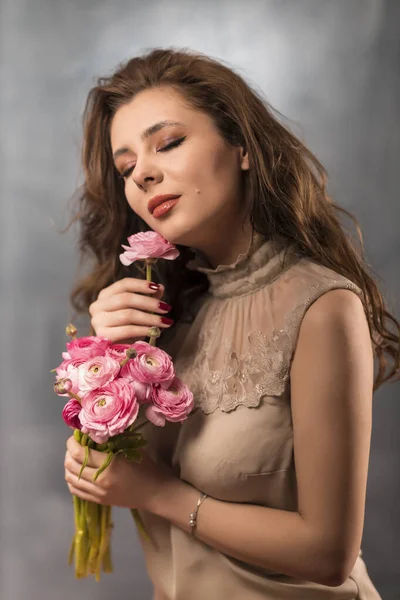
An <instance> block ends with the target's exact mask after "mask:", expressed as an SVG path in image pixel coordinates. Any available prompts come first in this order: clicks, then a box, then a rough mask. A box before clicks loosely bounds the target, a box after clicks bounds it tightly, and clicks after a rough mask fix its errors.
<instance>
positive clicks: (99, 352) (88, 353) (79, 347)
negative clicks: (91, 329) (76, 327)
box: [62, 335, 111, 360]
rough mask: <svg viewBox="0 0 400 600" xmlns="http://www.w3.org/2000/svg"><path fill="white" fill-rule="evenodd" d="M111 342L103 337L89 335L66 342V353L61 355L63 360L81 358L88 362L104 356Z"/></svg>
mask: <svg viewBox="0 0 400 600" xmlns="http://www.w3.org/2000/svg"><path fill="white" fill-rule="evenodd" d="M110 344H111V342H110V340H108V339H107V338H105V337H101V336H95V335H89V336H86V337H80V338H76V339H75V340H72V341H71V342H67V344H66V346H67V352H63V353H62V357H63V358H65V359H67V360H68V359H70V358H83V359H84V360H89V359H90V358H94V357H95V356H104V355H105V353H106V350H107V348H108V347H109V346H110Z"/></svg>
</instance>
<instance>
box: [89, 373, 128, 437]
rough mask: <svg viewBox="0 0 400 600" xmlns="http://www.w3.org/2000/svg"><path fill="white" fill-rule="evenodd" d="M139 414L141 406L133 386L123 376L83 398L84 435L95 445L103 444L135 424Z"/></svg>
mask: <svg viewBox="0 0 400 600" xmlns="http://www.w3.org/2000/svg"><path fill="white" fill-rule="evenodd" d="M138 412H139V404H138V402H137V399H136V396H135V392H134V390H133V388H132V386H131V385H130V384H129V382H128V381H126V380H125V379H123V378H122V377H120V378H118V379H115V380H114V381H111V383H109V384H107V385H105V386H103V387H101V388H99V389H96V390H93V391H91V392H89V393H87V394H86V395H85V396H83V398H82V408H81V411H80V413H79V420H80V422H81V423H82V432H83V433H87V434H88V435H89V436H90V438H91V439H92V440H93V441H94V442H96V443H98V444H103V443H104V442H106V441H107V440H108V438H110V437H113V436H114V435H118V434H119V433H123V432H124V431H125V429H127V427H129V426H130V425H132V423H133V422H134V421H135V419H136V417H137V415H138Z"/></svg>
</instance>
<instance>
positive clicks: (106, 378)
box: [78, 356, 120, 394]
mask: <svg viewBox="0 0 400 600" xmlns="http://www.w3.org/2000/svg"><path fill="white" fill-rule="evenodd" d="M119 371H120V364H119V362H118V361H117V360H115V358H111V356H96V357H95V358H91V359H90V360H87V361H86V362H84V363H83V364H82V365H81V366H80V367H78V386H79V390H80V392H81V393H83V394H85V393H86V392H90V391H91V390H94V389H96V388H99V387H102V386H104V385H107V384H108V383H110V382H111V381H113V380H114V379H115V378H116V377H117V376H118V374H119Z"/></svg>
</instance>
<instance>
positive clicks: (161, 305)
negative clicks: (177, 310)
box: [158, 302, 172, 310]
mask: <svg viewBox="0 0 400 600" xmlns="http://www.w3.org/2000/svg"><path fill="white" fill-rule="evenodd" d="M158 308H161V310H171V308H172V306H171V305H170V304H167V303H166V302H160V303H159V305H158Z"/></svg>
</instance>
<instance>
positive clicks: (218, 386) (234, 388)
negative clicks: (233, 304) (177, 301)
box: [175, 278, 362, 414]
mask: <svg viewBox="0 0 400 600" xmlns="http://www.w3.org/2000/svg"><path fill="white" fill-rule="evenodd" d="M301 281H302V283H303V282H304V284H307V286H308V288H309V294H308V296H307V298H306V299H305V300H304V301H302V302H301V303H300V304H299V305H297V306H295V307H294V309H293V310H292V311H290V313H289V314H288V315H287V317H286V318H285V319H284V320H283V325H284V326H283V328H282V329H274V330H273V331H272V332H271V333H268V335H267V334H266V333H265V331H261V330H252V331H251V332H249V333H248V335H247V338H246V341H247V348H245V350H244V352H242V353H240V354H239V353H238V352H237V349H236V348H235V347H234V344H233V343H232V341H231V340H229V339H225V340H222V341H218V343H217V344H216V343H215V335H214V334H215V332H214V331H213V330H212V328H211V327H210V328H207V331H204V330H203V331H201V332H200V334H199V336H198V340H197V346H196V348H195V349H194V352H193V354H192V355H191V356H187V357H182V358H179V357H178V358H177V360H176V362H175V368H176V372H177V374H178V376H179V377H180V378H181V379H183V381H185V383H186V384H187V385H188V386H189V388H190V389H191V390H192V392H193V395H194V398H195V407H196V408H200V409H201V410H202V411H203V412H204V413H205V414H210V413H212V412H214V411H215V410H216V409H217V408H219V409H220V410H221V411H223V412H229V411H232V410H235V409H236V408H237V407H238V406H246V407H248V408H255V407H257V406H259V404H260V402H261V400H262V399H263V397H264V396H280V395H282V394H283V392H284V391H285V388H286V386H287V384H288V380H289V375H290V365H291V361H292V357H293V353H294V349H295V345H296V342H297V337H298V333H299V328H300V324H301V320H302V318H303V316H304V314H305V312H306V310H307V309H308V308H309V306H310V305H311V304H312V303H313V302H314V301H315V300H316V299H317V298H318V297H319V296H320V295H322V294H323V293H324V292H327V291H329V290H331V289H335V288H336V289H337V288H344V289H349V290H352V291H354V292H355V293H357V294H358V295H359V296H361V295H362V291H361V289H360V288H359V287H358V286H357V285H355V284H354V283H352V282H351V281H349V280H346V279H345V278H343V280H340V281H339V280H332V279H329V280H328V281H316V282H314V283H313V284H312V285H311V286H310V282H309V281H307V280H303V279H302V280H301ZM215 304H216V305H215V308H214V310H213V312H212V315H211V318H210V321H209V322H211V323H213V324H215V323H216V322H218V317H219V315H220V313H221V311H222V310H223V308H224V304H225V303H224V302H223V301H221V300H219V301H215ZM193 356H195V359H194V360H193ZM217 361H218V363H219V364H220V365H223V369H222V368H220V369H216V368H215V366H214V365H215V364H216V362H217Z"/></svg>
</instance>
